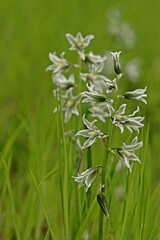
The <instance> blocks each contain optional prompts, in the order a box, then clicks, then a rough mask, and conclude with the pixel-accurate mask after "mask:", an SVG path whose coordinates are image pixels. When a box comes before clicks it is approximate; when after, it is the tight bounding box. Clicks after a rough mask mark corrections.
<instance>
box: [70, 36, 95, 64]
mask: <svg viewBox="0 0 160 240" xmlns="http://www.w3.org/2000/svg"><path fill="white" fill-rule="evenodd" d="M66 38H67V39H68V41H69V43H70V44H71V47H70V50H71V51H75V50H76V51H77V52H78V54H79V55H80V57H81V58H82V60H85V54H84V49H85V48H86V47H88V45H89V43H90V41H91V40H92V39H93V38H94V36H93V35H88V36H86V37H83V36H82V34H81V33H80V32H79V33H77V35H76V37H73V36H72V35H71V34H70V33H67V34H66Z"/></svg>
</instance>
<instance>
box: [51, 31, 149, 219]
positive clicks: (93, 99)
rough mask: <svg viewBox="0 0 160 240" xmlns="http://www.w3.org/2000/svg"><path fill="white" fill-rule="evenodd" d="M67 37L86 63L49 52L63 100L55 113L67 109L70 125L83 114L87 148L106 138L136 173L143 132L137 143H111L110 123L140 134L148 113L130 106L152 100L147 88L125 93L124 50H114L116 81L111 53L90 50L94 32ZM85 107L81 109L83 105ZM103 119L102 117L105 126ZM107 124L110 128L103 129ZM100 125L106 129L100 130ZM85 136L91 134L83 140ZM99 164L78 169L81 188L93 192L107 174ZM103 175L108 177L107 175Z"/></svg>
mask: <svg viewBox="0 0 160 240" xmlns="http://www.w3.org/2000/svg"><path fill="white" fill-rule="evenodd" d="M66 38H67V40H68V42H69V43H70V44H71V47H70V50H71V51H76V52H77V53H78V56H79V58H80V61H79V64H77V63H74V64H73V63H70V61H69V60H67V59H66V58H64V53H62V54H61V55H60V57H58V56H57V55H56V53H55V52H54V53H50V54H49V59H50V60H51V62H52V64H51V65H50V66H49V67H48V68H47V71H51V72H52V80H53V82H54V84H55V91H54V93H56V94H55V96H56V97H57V102H58V106H57V107H56V108H55V111H54V112H56V111H62V112H63V113H64V122H65V123H66V122H68V121H69V120H70V119H71V117H72V115H75V116H79V119H80V120H81V118H82V120H83V121H81V122H83V127H82V129H81V130H79V126H80V124H81V122H80V120H78V122H79V124H77V126H78V129H77V130H76V134H75V135H74V139H77V142H78V145H79V146H80V149H81V151H82V150H85V149H87V148H91V146H92V145H93V144H94V143H95V142H98V141H100V140H102V142H103V143H104V146H105V148H106V150H107V151H108V152H110V153H113V154H114V157H115V158H116V159H117V160H120V161H121V162H122V163H124V165H125V166H126V167H127V168H128V169H129V171H130V172H131V171H132V166H131V161H138V162H139V163H140V159H139V158H138V156H137V155H136V154H135V151H136V150H138V149H139V148H141V147H142V145H143V143H142V142H141V141H140V142H138V136H136V137H134V138H133V140H132V142H131V144H127V143H125V142H122V143H120V146H119V147H114V146H110V145H109V144H110V142H109V139H110V134H111V132H110V130H109V127H108V126H109V125H112V128H113V129H114V127H118V128H119V129H120V132H119V134H123V132H125V130H126V129H127V130H129V132H130V134H132V133H133V132H134V135H135V133H137V134H139V132H140V129H141V128H142V127H143V126H144V124H143V120H144V117H142V116H140V115H139V113H140V107H139V106H138V107H137V108H136V110H135V111H133V112H129V113H128V111H129V109H130V108H129V107H128V104H129V102H130V101H135V102H136V101H138V102H141V103H145V104H146V103H147V101H146V97H147V94H146V91H147V87H145V88H144V89H136V90H132V91H126V92H124V93H123V92H122V93H121V90H120V85H121V84H122V82H123V81H121V78H122V77H123V72H122V67H121V63H120V54H121V51H119V52H111V53H110V55H111V57H112V61H113V68H114V74H115V76H114V77H113V79H110V78H108V76H106V73H104V72H105V71H104V70H105V62H106V61H107V58H106V56H100V55H96V54H94V53H93V52H89V53H86V52H85V51H86V48H87V47H88V45H89V44H90V42H91V40H92V39H93V38H94V36H93V35H88V36H85V37H83V36H82V34H81V33H78V34H77V35H76V37H74V36H72V35H71V34H69V33H68V34H66ZM72 70H73V71H72ZM128 100H130V101H128ZM127 101H128V103H127ZM80 105H81V107H79V106H80ZM82 105H85V107H84V108H83V107H82ZM126 112H127V113H126ZM82 116H83V117H82ZM90 119H91V120H90ZM98 120H100V122H101V123H100V124H99V121H98ZM108 123H109V124H108ZM95 124H96V125H95ZM103 124H104V127H103V129H105V132H104V130H102V128H101V127H102V125H103ZM98 125H100V126H101V127H100V128H99V127H98ZM81 137H84V138H86V140H85V141H84V142H83V144H81V143H80V141H81ZM103 163H104V162H103ZM99 164H100V166H91V167H89V168H88V169H86V170H85V171H83V172H82V173H80V174H79V173H77V174H78V176H73V178H74V180H75V182H77V183H78V188H80V187H82V186H85V187H86V191H88V189H89V188H90V187H91V185H92V183H93V181H94V180H95V179H96V177H97V176H100V175H103V174H105V173H104V171H103V168H105V167H104V166H103V164H102V161H101V160H100V162H99ZM99 169H101V170H102V171H100V170H99ZM102 179H103V181H104V175H103V178H102ZM103 181H101V182H100V186H104V184H105V182H103ZM100 189H101V190H100V191H98V194H97V201H98V203H99V205H100V207H101V208H102V210H103V212H104V214H105V215H106V216H108V211H107V204H106V197H105V195H104V190H103V189H102V187H100Z"/></svg>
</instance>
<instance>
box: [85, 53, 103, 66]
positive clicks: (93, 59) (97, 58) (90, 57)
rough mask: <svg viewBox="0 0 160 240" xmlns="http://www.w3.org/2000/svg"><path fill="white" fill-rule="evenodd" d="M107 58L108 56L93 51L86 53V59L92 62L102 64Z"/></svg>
mask: <svg viewBox="0 0 160 240" xmlns="http://www.w3.org/2000/svg"><path fill="white" fill-rule="evenodd" d="M106 59H107V56H104V57H102V56H100V55H95V54H93V52H90V53H88V54H87V55H86V59H85V60H86V61H87V62H89V63H91V64H95V65H96V64H100V63H104V62H105V61H106Z"/></svg>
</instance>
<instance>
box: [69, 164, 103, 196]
mask: <svg viewBox="0 0 160 240" xmlns="http://www.w3.org/2000/svg"><path fill="white" fill-rule="evenodd" d="M98 168H99V166H98V167H91V168H88V169H87V170H86V171H84V172H82V173H81V174H78V176H77V177H73V178H74V179H75V182H77V183H78V184H79V185H78V188H80V187H82V186H84V185H85V186H86V192H87V191H88V189H89V188H90V187H91V184H92V182H93V181H94V180H95V178H96V176H97V173H98Z"/></svg>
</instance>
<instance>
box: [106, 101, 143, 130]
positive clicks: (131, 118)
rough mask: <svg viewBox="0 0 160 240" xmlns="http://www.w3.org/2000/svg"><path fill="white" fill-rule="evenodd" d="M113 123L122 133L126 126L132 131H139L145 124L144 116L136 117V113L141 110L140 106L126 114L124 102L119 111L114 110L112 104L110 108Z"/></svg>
mask: <svg viewBox="0 0 160 240" xmlns="http://www.w3.org/2000/svg"><path fill="white" fill-rule="evenodd" d="M108 110H109V112H110V116H111V119H112V122H113V124H114V125H115V126H116V127H119V128H120V130H121V133H122V132H123V131H124V126H125V127H126V128H127V129H128V130H129V131H130V132H132V130H136V131H137V132H138V133H139V128H141V127H143V126H144V125H143V124H142V123H141V122H142V121H143V120H144V117H140V116H138V117H135V114H136V113H137V112H139V107H137V109H136V111H134V112H133V113H132V114H130V115H124V114H125V110H126V104H122V105H121V106H120V107H119V109H118V110H117V111H115V110H114V108H113V107H112V106H109V108H108Z"/></svg>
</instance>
